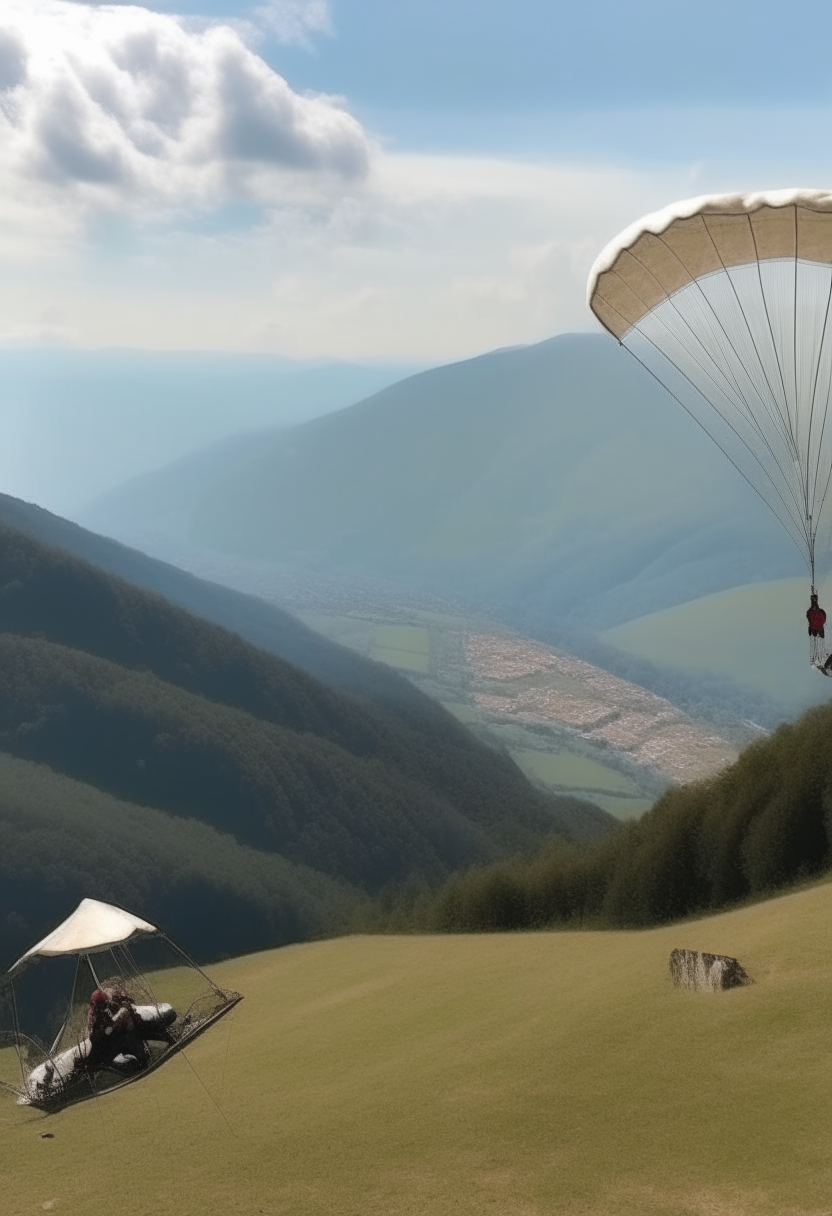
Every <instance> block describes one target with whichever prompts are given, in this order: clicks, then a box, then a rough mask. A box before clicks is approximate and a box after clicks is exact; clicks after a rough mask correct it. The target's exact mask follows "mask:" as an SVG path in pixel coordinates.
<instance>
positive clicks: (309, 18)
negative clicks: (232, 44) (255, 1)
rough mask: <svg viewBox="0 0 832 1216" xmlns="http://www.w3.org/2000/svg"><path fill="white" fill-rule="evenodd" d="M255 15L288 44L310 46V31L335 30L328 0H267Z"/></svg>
mask: <svg viewBox="0 0 832 1216" xmlns="http://www.w3.org/2000/svg"><path fill="white" fill-rule="evenodd" d="M253 16H254V21H255V24H256V25H257V26H259V27H260V28H261V29H262V30H264V31H266V32H268V33H269V34H271V35H272V36H273V37H274V38H276V39H277V41H278V42H282V43H284V44H286V45H289V44H291V43H295V44H297V45H300V46H306V47H308V46H309V45H310V42H311V39H310V35H312V34H331V33H332V32H333V28H332V15H331V13H330V11H329V5H328V4H327V2H326V0H268V3H266V4H262V5H260V6H258V7H257V8H256V9H255V10H254V13H253Z"/></svg>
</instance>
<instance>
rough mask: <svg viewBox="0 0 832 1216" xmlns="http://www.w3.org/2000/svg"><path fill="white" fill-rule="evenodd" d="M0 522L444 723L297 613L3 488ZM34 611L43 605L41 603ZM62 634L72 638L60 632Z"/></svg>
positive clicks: (403, 712) (388, 707)
mask: <svg viewBox="0 0 832 1216" xmlns="http://www.w3.org/2000/svg"><path fill="white" fill-rule="evenodd" d="M0 524H5V525H6V526H7V527H9V528H13V529H17V530H19V531H20V532H24V533H26V534H27V535H29V536H31V537H33V538H35V539H36V540H39V541H43V542H45V543H46V544H47V545H51V546H55V547H57V548H60V549H62V550H65V551H67V552H68V553H72V554H74V555H75V556H76V557H80V558H82V559H84V560H85V561H86V562H89V563H91V564H92V565H93V566H97V567H98V568H99V569H101V570H104V571H106V572H107V573H110V574H115V575H117V576H119V577H120V578H123V579H125V580H127V582H130V583H133V584H135V585H136V586H138V587H142V588H144V589H145V590H146V591H151V592H156V593H158V594H159V595H162V596H164V597H165V599H167V600H170V601H172V602H173V603H175V604H178V605H179V606H180V607H182V608H185V609H187V610H188V611H189V612H192V613H196V615H197V616H200V617H204V618H207V620H209V621H213V622H214V623H215V624H218V625H221V626H223V627H224V628H225V629H227V630H228V629H230V630H232V631H233V632H234V633H237V634H240V636H241V637H243V638H244V639H245V640H246V641H247V642H250V643H251V644H252V645H254V646H256V647H258V648H262V649H263V650H268V651H270V652H271V653H273V654H276V655H278V656H279V657H280V658H282V659H285V660H286V661H287V662H289V663H292V664H293V665H294V666H296V667H300V668H301V669H302V670H303V671H306V672H308V673H309V674H310V675H312V676H314V677H315V678H316V679H318V680H321V681H323V682H324V683H325V684H330V685H334V686H336V687H337V688H341V689H344V690H345V691H347V692H350V693H353V694H355V695H357V696H360V697H363V698H366V699H368V700H369V701H372V702H373V703H374V704H376V705H379V706H381V707H383V709H384V712H385V714H386V715H388V716H390V715H392V716H394V717H396V718H401V719H402V720H404V721H405V722H406V723H408V724H410V725H413V726H414V727H416V728H417V729H419V730H424V731H427V732H439V733H442V732H444V731H445V730H446V729H447V726H448V718H447V715H446V714H445V713H444V712H443V711H442V710H441V709H440V708H439V707H438V706H437V705H436V704H435V702H434V701H432V700H430V699H429V698H428V697H426V696H424V695H423V694H422V693H421V692H419V691H418V690H417V689H415V688H414V687H413V685H412V684H410V683H409V682H408V681H407V680H405V679H403V678H402V677H401V676H400V675H397V674H396V673H395V672H393V671H391V670H390V668H389V667H386V666H385V665H384V664H382V663H374V662H369V661H368V660H367V659H364V658H361V657H360V656H359V655H356V654H355V653H354V652H353V651H351V650H348V649H347V648H346V647H344V646H339V645H336V644H335V643H333V642H330V641H328V640H327V639H326V638H324V637H322V636H321V635H320V634H319V633H315V632H314V631H313V630H312V629H308V628H307V627H306V626H305V625H303V624H302V623H301V622H300V621H299V620H298V619H297V618H296V617H294V616H291V615H290V614H289V613H288V612H283V611H281V609H279V608H275V607H274V606H273V605H271V604H268V603H266V602H265V601H264V600H262V599H259V598H257V597H256V596H253V595H243V594H240V593H239V592H237V591H232V590H230V589H229V588H228V587H222V586H220V585H218V584H217V583H212V582H207V581H206V580H204V579H200V578H196V577H194V575H192V574H188V573H186V572H185V571H184V570H179V569H177V567H176V566H172V565H170V564H168V563H167V562H162V561H158V560H156V559H155V558H152V557H148V556H146V555H145V554H144V553H140V552H139V551H138V550H136V549H131V548H128V547H127V546H125V545H122V544H119V543H118V542H117V541H114V540H111V539H109V538H108V537H106V536H99V535H97V534H96V533H95V532H90V531H88V530H87V529H85V528H81V527H79V526H78V525H77V524H74V523H71V522H70V521H69V520H66V519H62V518H61V517H60V516H59V515H53V514H52V513H51V512H49V511H44V510H43V509H42V508H41V507H38V506H35V505H34V504H32V503H25V502H21V501H20V499H17V498H12V497H10V496H9V495H7V494H0ZM47 602H48V601H47ZM41 610H45V605H44V607H43V608H42V609H41ZM89 632H90V631H89V630H87V634H89ZM61 636H62V637H63V638H65V639H66V640H68V641H71V638H70V636H69V635H67V634H66V633H64V634H62V635H61ZM73 636H74V635H73ZM77 641H78V638H77V636H76V637H75V642H76V643H77Z"/></svg>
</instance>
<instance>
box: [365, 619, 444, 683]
mask: <svg viewBox="0 0 832 1216" xmlns="http://www.w3.org/2000/svg"><path fill="white" fill-rule="evenodd" d="M370 658H373V659H378V660H379V661H380V662H382V663H388V664H389V665H390V666H391V667H399V668H402V669H403V670H404V671H417V672H422V673H424V672H426V671H428V670H429V667H430V637H429V635H428V631H427V629H422V628H421V627H420V626H418V625H379V626H378V628H377V629H376V631H375V636H374V638H373V642H372V646H371V648H370Z"/></svg>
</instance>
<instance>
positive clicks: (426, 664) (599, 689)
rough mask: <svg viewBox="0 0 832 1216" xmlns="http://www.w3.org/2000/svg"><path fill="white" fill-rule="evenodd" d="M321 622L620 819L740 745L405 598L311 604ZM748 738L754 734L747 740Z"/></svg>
mask: <svg viewBox="0 0 832 1216" xmlns="http://www.w3.org/2000/svg"><path fill="white" fill-rule="evenodd" d="M299 615H301V616H302V618H303V619H304V620H305V622H306V623H307V624H308V625H310V626H311V627H312V628H313V629H317V630H318V631H319V632H321V633H323V634H324V635H325V636H327V637H329V638H331V639H332V640H333V641H337V642H340V643H341V644H343V645H346V646H350V647H352V648H353V649H354V650H357V651H358V652H359V653H361V654H364V655H366V656H367V657H369V658H375V659H378V660H380V661H382V662H385V663H388V664H389V665H391V666H393V667H396V668H398V669H399V670H400V671H401V672H402V673H403V674H405V675H407V676H408V677H409V678H410V679H412V680H413V681H414V683H416V684H417V685H418V686H419V687H420V688H421V689H422V690H423V691H424V692H426V693H427V694H428V695H429V696H432V697H434V698H436V699H437V700H439V701H441V702H442V703H443V704H444V705H445V706H446V707H447V708H448V709H449V710H450V711H451V713H453V714H454V715H455V716H456V717H457V718H458V719H459V720H460V721H461V722H464V723H465V725H466V726H470V727H472V728H474V729H475V730H476V731H477V732H478V733H479V734H481V735H482V736H483V737H488V738H490V739H491V740H492V741H495V742H497V743H498V744H499V745H500V746H502V747H505V748H506V749H507V750H508V751H509V752H510V753H511V755H512V756H513V757H514V759H515V761H516V763H517V764H518V765H519V766H520V768H522V769H523V771H524V772H525V773H526V775H527V776H529V777H530V778H531V779H532V780H534V781H535V782H537V783H538V784H540V785H543V786H546V787H548V788H549V789H552V790H556V791H557V792H558V793H567V794H574V795H576V796H577V797H580V798H587V799H589V800H591V801H593V802H595V803H596V804H597V805H598V806H601V807H602V808H603V809H604V810H606V811H609V812H610V813H611V814H613V815H615V816H617V817H618V818H631V817H633V816H637V815H640V814H642V813H643V812H644V811H645V810H647V809H648V808H649V807H650V806H652V804H653V802H654V801H655V799H656V797H657V796H658V795H659V794H660V793H662V791H663V790H665V789H666V788H667V787H668V785H671V784H673V783H675V782H679V781H689V780H695V779H696V778H698V777H704V776H708V775H710V774H711V773H713V772H717V771H718V770H719V769H720V768H723V767H724V766H725V765H726V764H729V763H731V761H732V760H734V759H735V758H736V755H737V749H736V746H735V744H734V743H732V742H731V741H729V740H728V739H726V738H723V737H722V736H720V735H719V733H718V732H717V731H715V730H714V728H713V727H710V726H707V725H705V724H703V723H698V722H694V721H693V720H692V719H691V718H689V717H687V716H686V715H685V714H684V713H682V712H681V711H680V710H678V709H676V708H675V707H674V706H673V705H671V704H670V703H669V702H668V701H666V700H664V699H663V698H661V697H658V696H655V695H654V694H653V693H650V692H647V691H646V690H645V689H643V688H640V687H639V686H637V685H634V684H630V683H628V682H627V681H626V680H622V679H618V678H617V677H615V676H612V675H610V674H609V673H608V672H605V671H603V670H602V669H601V668H598V667H594V666H593V665H592V664H590V663H586V662H583V661H581V660H579V659H575V658H572V657H570V656H568V655H564V654H561V653H559V652H558V651H556V650H554V649H552V648H551V647H548V646H545V645H543V644H541V643H538V642H533V641H530V640H529V639H527V638H523V637H518V636H516V635H514V634H510V633H508V632H506V631H505V630H500V629H499V627H497V626H495V625H494V624H493V623H492V622H489V621H486V620H482V619H477V618H472V617H466V616H464V615H453V614H451V613H449V612H444V613H443V612H438V611H431V610H428V609H419V608H417V607H406V606H403V605H400V606H399V607H397V608H391V607H390V606H387V608H386V609H385V607H384V606H382V605H379V606H377V607H376V608H375V610H373V609H372V608H371V607H369V605H368V606H365V607H364V608H362V607H361V605H360V603H358V602H357V603H356V604H355V605H354V606H352V608H351V611H349V612H344V613H324V612H320V611H315V612H312V611H308V610H307V611H306V612H301V613H299ZM746 741H747V740H746Z"/></svg>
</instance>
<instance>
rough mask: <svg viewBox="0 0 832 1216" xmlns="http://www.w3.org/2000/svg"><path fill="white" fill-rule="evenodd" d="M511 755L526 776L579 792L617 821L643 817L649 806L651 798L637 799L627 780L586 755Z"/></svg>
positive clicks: (528, 752) (633, 786) (635, 789)
mask: <svg viewBox="0 0 832 1216" xmlns="http://www.w3.org/2000/svg"><path fill="white" fill-rule="evenodd" d="M511 754H512V756H513V758H514V760H515V762H516V763H517V764H518V765H519V767H520V768H521V769H522V770H523V772H524V773H526V775H527V776H529V777H536V778H537V779H538V780H539V781H542V782H543V783H544V784H546V785H549V786H551V787H552V788H553V789H560V790H564V791H569V792H570V793H573V792H574V793H577V792H578V791H580V792H581V794H582V796H584V797H588V798H591V799H592V801H593V802H595V803H596V804H598V805H599V806H601V807H603V809H604V810H605V811H609V812H610V814H611V815H615V816H616V818H618V819H631V818H634V817H636V816H638V815H642V814H643V813H644V812H645V811H646V810H649V808H650V807H651V806H652V801H651V800H650V799H647V798H639V797H638V787H637V786H636V784H635V782H633V781H632V780H631V779H630V778H629V777H625V776H624V775H623V774H622V773H620V772H618V771H617V770H616V769H612V768H607V767H606V765H603V764H599V763H598V762H597V761H596V760H590V759H588V758H587V757H586V756H580V755H577V754H576V753H574V752H540V751H534V750H532V749H530V748H525V749H523V750H517V751H513V752H512V753H511Z"/></svg>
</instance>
